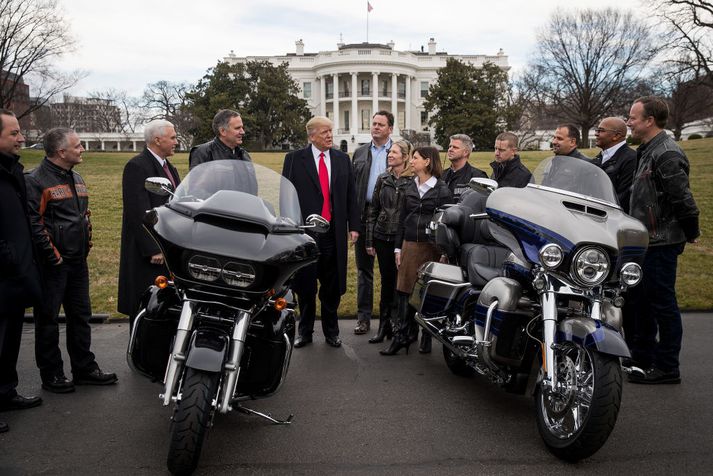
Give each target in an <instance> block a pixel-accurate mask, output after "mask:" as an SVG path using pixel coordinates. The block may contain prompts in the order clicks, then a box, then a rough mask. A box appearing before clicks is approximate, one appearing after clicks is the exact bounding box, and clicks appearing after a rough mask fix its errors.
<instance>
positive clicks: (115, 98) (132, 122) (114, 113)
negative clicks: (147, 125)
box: [89, 88, 146, 133]
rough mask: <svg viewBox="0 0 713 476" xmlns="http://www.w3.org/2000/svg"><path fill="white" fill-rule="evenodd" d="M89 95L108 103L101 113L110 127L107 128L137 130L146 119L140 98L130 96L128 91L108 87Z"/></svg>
mask: <svg viewBox="0 0 713 476" xmlns="http://www.w3.org/2000/svg"><path fill="white" fill-rule="evenodd" d="M89 97H90V98H92V99H98V100H101V101H103V102H105V103H106V107H104V108H102V109H101V111H100V115H101V121H102V123H103V124H105V125H106V127H108V129H107V130H116V131H117V132H126V133H131V132H136V129H137V127H138V126H139V125H141V124H143V123H144V122H145V121H146V115H145V112H144V111H143V109H142V108H140V107H139V104H140V100H139V99H138V98H134V97H131V96H128V95H127V94H126V91H123V90H118V89H115V88H108V89H104V90H98V91H93V92H91V93H89Z"/></svg>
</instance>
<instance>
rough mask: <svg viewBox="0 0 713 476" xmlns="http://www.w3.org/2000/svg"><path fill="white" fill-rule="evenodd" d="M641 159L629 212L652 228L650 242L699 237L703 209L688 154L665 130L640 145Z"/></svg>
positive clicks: (638, 158) (639, 158)
mask: <svg viewBox="0 0 713 476" xmlns="http://www.w3.org/2000/svg"><path fill="white" fill-rule="evenodd" d="M637 160H638V162H637V167H636V173H635V174H634V182H633V183H632V186H631V202H630V207H629V213H630V214H631V216H633V217H634V218H637V219H639V220H640V221H641V222H642V223H643V224H644V225H645V226H646V228H647V229H648V230H649V246H657V245H659V246H660V245H673V244H678V243H683V242H685V241H692V240H693V239H695V238H697V237H698V236H699V235H700V230H699V228H698V215H699V211H698V207H697V206H696V202H695V200H694V199H693V194H692V193H691V188H690V186H689V181H688V173H689V164H688V158H687V157H686V154H684V153H683V151H682V150H681V148H680V147H679V146H678V144H676V142H675V141H674V140H673V139H671V138H670V137H668V136H667V135H666V132H665V131H661V132H660V133H659V134H658V135H656V137H654V138H653V139H651V141H649V142H648V143H646V144H642V145H641V146H639V149H638V150H637Z"/></svg>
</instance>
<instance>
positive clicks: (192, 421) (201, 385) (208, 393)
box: [167, 368, 220, 475]
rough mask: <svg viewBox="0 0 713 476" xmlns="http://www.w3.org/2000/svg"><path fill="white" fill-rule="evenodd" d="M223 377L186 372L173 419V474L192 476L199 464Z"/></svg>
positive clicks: (169, 460)
mask: <svg viewBox="0 0 713 476" xmlns="http://www.w3.org/2000/svg"><path fill="white" fill-rule="evenodd" d="M219 376H220V374H218V373H210V372H204V371H201V370H195V369H191V368H188V369H186V374H185V376H184V377H183V385H182V387H181V393H182V397H181V400H180V401H179V402H178V403H177V404H176V410H175V413H174V414H173V418H172V419H171V429H170V432H171V444H170V446H169V448H168V458H167V466H168V470H169V471H170V472H171V473H172V474H176V475H187V474H191V473H192V472H193V471H194V470H195V469H196V466H197V465H198V459H199V458H200V455H201V448H202V447H203V438H204V437H205V433H206V430H207V428H208V424H209V422H210V418H211V414H212V412H213V407H212V405H211V402H212V401H213V398H214V397H215V396H216V390H217V388H218V378H219Z"/></svg>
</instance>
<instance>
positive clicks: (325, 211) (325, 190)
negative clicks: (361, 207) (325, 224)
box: [319, 152, 332, 221]
mask: <svg viewBox="0 0 713 476" xmlns="http://www.w3.org/2000/svg"><path fill="white" fill-rule="evenodd" d="M319 185H320V186H321V187H322V198H323V201H322V217H324V219H325V220H327V221H332V211H331V207H330V203H331V202H330V200H329V172H327V164H326V163H325V162H324V152H321V153H320V154H319Z"/></svg>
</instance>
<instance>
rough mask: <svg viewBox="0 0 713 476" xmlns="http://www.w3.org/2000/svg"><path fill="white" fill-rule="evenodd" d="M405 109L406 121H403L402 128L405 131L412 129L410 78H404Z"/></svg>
mask: <svg viewBox="0 0 713 476" xmlns="http://www.w3.org/2000/svg"><path fill="white" fill-rule="evenodd" d="M405 102H406V108H405V110H404V114H405V115H406V119H405V121H404V126H405V127H406V129H412V127H411V76H408V75H407V76H406V101H405Z"/></svg>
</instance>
